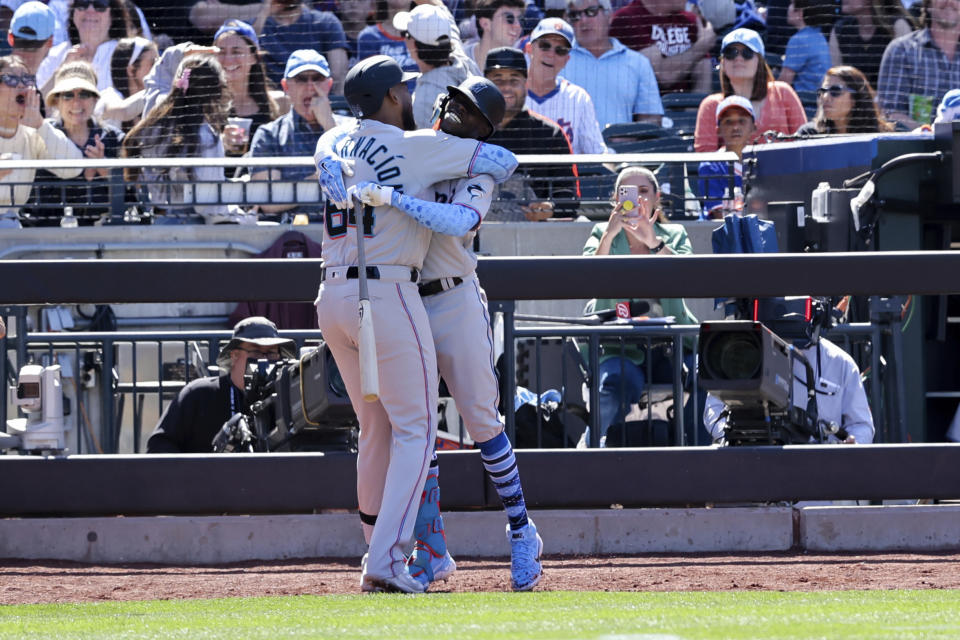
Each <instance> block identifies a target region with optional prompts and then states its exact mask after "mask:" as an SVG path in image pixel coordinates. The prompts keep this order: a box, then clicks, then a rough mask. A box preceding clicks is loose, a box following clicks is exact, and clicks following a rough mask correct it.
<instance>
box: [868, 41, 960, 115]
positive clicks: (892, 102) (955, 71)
mask: <svg viewBox="0 0 960 640" xmlns="http://www.w3.org/2000/svg"><path fill="white" fill-rule="evenodd" d="M877 85H878V87H877V89H878V98H879V101H880V107H881V108H882V109H883V110H884V111H885V112H886V113H888V114H889V113H906V114H909V115H910V117H911V118H913V119H914V120H917V121H918V122H920V123H921V124H924V123H929V122H930V116H931V113H933V112H935V111H936V107H937V104H939V102H940V99H941V98H942V97H943V94H945V93H946V92H947V91H949V90H950V89H955V88H956V87H960V56H957V55H954V58H953V60H947V57H946V56H945V55H944V53H943V51H941V50H940V49H939V48H938V47H937V45H936V44H935V43H934V42H933V40H932V39H931V37H930V30H929V29H921V30H919V31H914V32H913V33H908V34H907V35H905V36H901V37H899V38H897V39H895V40H894V41H893V42H891V43H890V44H889V46H887V50H886V51H885V52H884V54H883V61H882V62H881V63H880V76H879V80H878V81H877Z"/></svg>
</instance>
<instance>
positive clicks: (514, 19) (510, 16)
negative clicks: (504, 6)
mask: <svg viewBox="0 0 960 640" xmlns="http://www.w3.org/2000/svg"><path fill="white" fill-rule="evenodd" d="M500 15H502V16H503V21H504V22H506V23H507V24H517V23H518V22H520V16H518V15H517V14H515V13H503V14H500Z"/></svg>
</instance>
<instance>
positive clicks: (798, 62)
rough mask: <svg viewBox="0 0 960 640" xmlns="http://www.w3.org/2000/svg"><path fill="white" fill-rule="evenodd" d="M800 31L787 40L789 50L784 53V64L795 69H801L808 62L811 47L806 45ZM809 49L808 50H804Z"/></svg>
mask: <svg viewBox="0 0 960 640" xmlns="http://www.w3.org/2000/svg"><path fill="white" fill-rule="evenodd" d="M802 40H803V38H802V36H801V35H800V33H799V32H797V33H795V34H793V35H792V36H790V40H789V41H787V52H786V53H785V54H784V55H783V66H785V67H786V68H788V69H793V70H794V71H800V70H801V69H803V67H804V65H806V64H807V57H808V53H809V47H805V46H804V44H806V43H805V42H803V41H802ZM804 49H807V51H804Z"/></svg>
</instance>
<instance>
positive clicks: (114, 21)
mask: <svg viewBox="0 0 960 640" xmlns="http://www.w3.org/2000/svg"><path fill="white" fill-rule="evenodd" d="M67 30H68V33H69V34H70V40H69V41H67V42H62V43H60V44H58V45H56V46H54V47H53V48H52V49H51V50H50V53H49V54H48V55H47V57H46V58H45V59H44V61H43V62H42V63H41V64H40V68H39V70H38V71H37V83H38V86H39V87H40V91H41V93H43V94H44V95H46V94H47V93H48V92H49V89H50V87H51V86H52V82H53V77H54V74H55V73H56V71H57V69H59V68H60V65H61V64H63V63H64V62H74V61H76V60H83V61H85V62H89V63H90V64H92V65H93V69H94V71H96V73H97V79H98V83H97V89H99V90H101V91H102V90H104V89H106V88H107V87H112V86H113V75H112V74H111V72H110V63H111V59H112V57H113V51H114V49H116V48H117V42H118V41H119V40H120V39H121V38H127V37H133V36H135V35H137V33H135V32H134V31H133V30H132V29H130V27H129V16H128V14H127V9H126V5H125V4H124V3H123V2H122V1H121V0H73V4H72V5H71V9H70V24H69V26H68V28H67Z"/></svg>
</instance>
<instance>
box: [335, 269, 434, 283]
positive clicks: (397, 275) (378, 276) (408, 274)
mask: <svg viewBox="0 0 960 640" xmlns="http://www.w3.org/2000/svg"><path fill="white" fill-rule="evenodd" d="M366 270H367V279H368V280H400V281H402V282H417V281H418V280H420V270H419V269H415V268H413V267H404V266H401V265H383V266H369V267H367V268H366ZM359 277H360V269H359V268H358V267H357V266H356V265H354V266H352V267H323V268H321V269H320V281H321V282H324V281H325V280H327V279H329V278H346V279H348V280H356V279H357V278H359Z"/></svg>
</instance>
